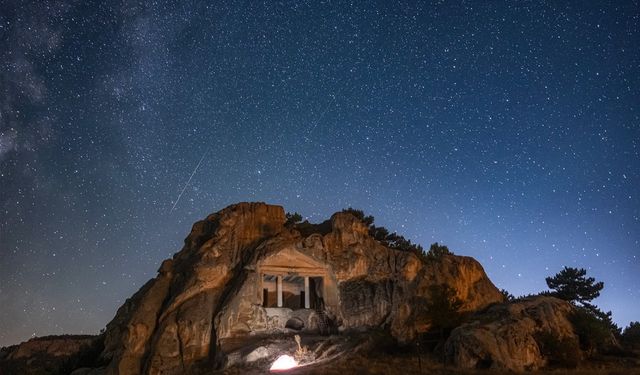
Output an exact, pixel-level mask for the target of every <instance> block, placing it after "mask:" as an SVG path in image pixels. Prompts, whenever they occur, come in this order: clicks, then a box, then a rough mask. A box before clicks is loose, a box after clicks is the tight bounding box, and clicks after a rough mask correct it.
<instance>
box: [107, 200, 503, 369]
mask: <svg viewBox="0 0 640 375" xmlns="http://www.w3.org/2000/svg"><path fill="white" fill-rule="evenodd" d="M284 223H285V214H284V209H283V208H282V207H279V206H272V205H267V204H264V203H240V204H236V205H233V206H229V207H227V208H225V209H224V210H222V211H220V212H218V213H215V214H212V215H209V216H208V217H207V218H206V219H205V220H202V221H199V222H197V223H195V224H194V226H193V228H192V230H191V233H190V234H189V236H188V237H187V238H186V239H185V245H184V247H183V249H182V250H181V251H180V252H178V253H177V254H175V255H174V257H173V259H171V260H167V261H165V262H164V263H163V264H162V266H161V267H160V270H159V274H158V276H157V277H156V278H155V279H153V280H151V281H149V282H148V283H147V284H146V285H145V286H143V287H142V288H141V289H140V290H139V291H138V292H137V293H136V294H135V295H134V296H133V297H132V298H131V299H129V300H127V301H126V302H125V304H124V305H123V306H122V307H121V308H120V309H119V310H118V312H117V314H116V316H115V318H114V319H113V320H112V321H111V322H110V323H109V324H108V325H107V331H106V339H105V350H104V351H103V353H102V358H103V359H104V360H106V361H108V362H109V365H108V367H107V371H106V373H107V374H113V375H115V374H121V375H123V374H169V375H170V374H182V373H188V372H190V371H191V370H192V369H193V368H194V366H199V365H200V364H202V363H209V364H210V365H214V364H216V363H217V364H222V363H224V357H225V353H230V352H231V351H232V350H233V348H234V347H237V346H238V345H239V343H241V342H242V340H245V339H247V338H249V337H251V336H256V335H269V334H272V333H274V332H283V331H285V330H286V325H287V321H289V320H290V319H293V318H295V319H299V320H300V321H301V322H302V323H303V327H302V328H301V329H302V330H303V331H304V330H327V329H328V328H330V327H335V328H338V329H340V330H342V331H345V330H350V329H356V330H366V329H369V328H378V327H381V328H387V329H389V330H390V331H391V333H392V334H393V335H394V336H395V337H396V338H397V339H398V340H400V341H407V340H410V339H411V338H413V337H414V336H415V335H416V333H417V332H419V331H420V330H422V329H423V328H424V327H423V326H420V325H419V324H417V323H416V322H417V321H418V319H417V317H418V316H419V315H420V314H422V313H423V311H422V310H421V309H420V304H421V302H423V301H424V300H425V299H428V298H429V296H428V293H427V291H428V290H429V286H430V285H433V284H434V283H437V284H443V283H444V284H448V285H450V286H451V287H452V288H454V289H455V290H456V293H457V295H458V296H459V297H460V298H461V299H463V301H464V303H465V304H464V309H465V310H468V311H473V310H477V309H480V308H483V307H485V306H487V305H489V304H491V303H494V302H499V301H502V295H501V294H500V293H499V291H498V290H497V289H496V288H495V286H493V284H492V283H491V281H489V279H488V278H487V276H486V275H485V273H484V271H483V270H482V267H481V266H480V265H479V264H478V263H477V262H476V261H475V260H473V259H471V258H466V257H456V256H447V257H444V258H443V259H442V260H440V261H437V262H434V263H431V264H424V263H423V262H422V261H421V260H420V259H418V258H417V257H416V256H415V255H414V254H412V253H409V252H402V251H398V250H393V249H389V248H387V247H385V246H383V245H382V244H380V243H379V242H377V241H375V240H374V239H373V238H372V237H370V236H369V233H368V228H367V226H366V225H364V224H363V223H362V222H360V221H359V220H358V219H356V218H355V217H354V216H352V215H351V214H348V213H336V214H334V215H333V216H332V217H331V219H330V220H329V221H327V222H325V223H322V224H319V225H312V224H308V223H307V224H308V225H306V226H305V227H304V228H302V227H300V230H297V229H295V228H288V227H285V226H284ZM279 283H280V284H279ZM278 285H281V286H282V287H281V289H282V290H283V291H282V294H281V295H282V301H280V302H282V303H283V307H277V306H276V305H275V304H276V301H275V297H276V295H277V294H278V293H277V290H278ZM285 289H286V290H285ZM285 294H286V295H285ZM307 304H308V305H309V307H310V308H309V309H301V307H304V306H305V305H307ZM298 326H299V325H298ZM256 355H257V354H256ZM230 360H231V359H230ZM233 361H235V359H234V360H233Z"/></svg>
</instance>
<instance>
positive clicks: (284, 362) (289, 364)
mask: <svg viewBox="0 0 640 375" xmlns="http://www.w3.org/2000/svg"><path fill="white" fill-rule="evenodd" d="M297 366H298V362H297V361H296V360H295V359H294V358H293V357H292V356H290V355H286V354H285V355H281V356H280V357H278V359H276V361H275V362H273V364H272V365H271V371H272V372H280V371H284V370H289V369H292V368H294V367H297Z"/></svg>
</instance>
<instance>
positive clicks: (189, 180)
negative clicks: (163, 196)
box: [169, 151, 207, 213]
mask: <svg viewBox="0 0 640 375" xmlns="http://www.w3.org/2000/svg"><path fill="white" fill-rule="evenodd" d="M205 155H207V152H206V151H205V153H204V154H202V157H201V158H200V161H199V162H198V165H196V167H195V168H194V169H193V172H191V176H189V179H188V180H187V183H186V184H184V187H183V188H182V191H181V192H180V194H179V195H178V199H176V202H175V203H174V204H173V207H171V210H170V211H169V213H172V212H173V210H174V209H175V208H176V206H177V205H178V202H180V198H181V197H182V194H184V191H185V190H187V186H189V183H190V182H191V179H192V178H193V176H194V175H195V174H196V172H197V171H198V168H200V164H202V161H203V160H204V157H205Z"/></svg>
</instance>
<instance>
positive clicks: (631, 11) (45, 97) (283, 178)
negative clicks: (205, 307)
mask: <svg viewBox="0 0 640 375" xmlns="http://www.w3.org/2000/svg"><path fill="white" fill-rule="evenodd" d="M203 3H205V2H197V1H181V2H165V1H162V0H160V1H154V2H148V3H146V2H130V1H95V2H94V1H46V0H43V1H16V0H7V1H3V2H1V3H0V306H1V307H0V346H1V345H8V344H13V343H17V342H20V341H23V340H25V339H28V338H29V337H31V336H34V335H37V336H44V335H47V334H61V333H97V332H98V331H99V330H100V329H101V328H102V327H104V326H105V324H106V323H107V322H108V321H109V320H110V319H111V318H112V317H113V315H114V314H115V311H116V309H117V308H118V307H119V306H120V305H121V304H122V303H123V302H124V300H125V299H126V298H128V297H129V296H131V295H132V294H133V293H134V292H135V291H136V290H137V289H138V288H139V287H140V286H141V285H142V284H143V283H144V282H146V281H147V280H148V279H149V278H151V277H154V276H155V274H156V270H157V269H158V267H159V265H160V262H161V261H162V260H163V259H166V258H168V257H170V256H172V254H173V253H174V252H176V251H178V250H179V249H180V248H181V246H182V241H183V239H184V238H185V237H186V235H187V234H188V232H189V230H190V228H191V224H192V223H193V222H194V221H196V220H199V219H201V218H203V217H205V216H206V215H207V214H209V213H211V212H215V211H217V210H219V209H222V208H224V207H226V206H227V205H229V204H232V203H235V202H238V201H266V202H268V203H273V204H280V205H283V206H285V208H286V209H287V210H288V211H297V212H300V213H301V214H302V215H303V216H305V217H306V218H308V219H309V220H310V221H312V222H319V221H322V220H324V219H326V218H328V217H329V216H330V215H331V214H332V213H333V212H335V211H338V210H340V209H342V208H345V207H348V206H353V207H356V208H360V209H363V210H364V211H365V212H367V213H368V214H372V215H374V216H375V217H376V224H378V225H383V226H385V227H387V228H389V229H390V230H392V231H398V232H399V233H401V234H403V235H404V236H405V237H407V238H409V239H411V240H412V241H414V242H417V243H420V244H422V245H424V246H425V247H428V245H429V244H430V243H432V242H436V241H438V242H440V243H444V244H446V245H448V246H449V248H450V249H451V250H453V251H454V252H455V253H457V254H463V255H470V256H473V257H475V258H476V259H478V260H479V261H480V262H481V263H482V264H483V266H484V267H485V270H486V272H487V273H488V275H489V277H490V278H491V279H492V280H493V281H494V283H495V284H496V285H497V286H498V287H499V288H506V289H507V290H508V291H509V292H511V293H512V294H514V295H521V294H527V293H533V292H538V291H541V290H545V289H546V284H545V282H544V278H545V276H550V275H553V274H555V273H556V272H558V271H559V270H560V269H561V268H562V267H563V266H565V265H566V266H572V267H583V268H586V269H587V270H588V275H591V276H593V277H595V278H596V279H598V280H601V281H604V283H605V289H604V291H603V293H602V295H601V297H600V298H598V299H597V300H596V301H595V302H596V304H598V305H599V306H600V307H601V308H603V309H604V310H612V311H613V314H614V320H615V321H616V322H618V324H619V325H621V326H626V325H628V323H629V322H630V321H631V320H640V272H639V271H640V189H639V186H640V119H639V116H640V114H639V106H638V104H640V103H639V102H640V100H639V98H640V86H639V80H640V39H639V30H638V28H639V24H640V22H639V21H640V6H639V4H638V1H636V0H634V1H624V0H621V1H598V2H595V1H576V2H555V1H548V2H543V1H518V2H512V1H508V2H499V1H491V2H481V1H469V2H463V1H436V2H424V3H419V4H415V3H414V2H405V1H400V2H391V1H378V2H339V1H336V2H334V1H329V2H324V1H315V0H313V1H292V2H271V1H267V2H256V1H236V2H224V1H221V2H215V5H206V4H203Z"/></svg>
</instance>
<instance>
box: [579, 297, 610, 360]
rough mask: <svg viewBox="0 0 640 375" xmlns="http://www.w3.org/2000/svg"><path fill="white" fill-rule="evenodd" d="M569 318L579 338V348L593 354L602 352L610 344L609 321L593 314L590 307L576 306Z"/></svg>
mask: <svg viewBox="0 0 640 375" xmlns="http://www.w3.org/2000/svg"><path fill="white" fill-rule="evenodd" d="M569 320H570V321H571V324H572V325H573V329H574V332H575V333H576V334H577V335H578V338H579V340H580V348H581V349H582V350H584V351H585V352H587V354H588V355H589V356H593V354H594V353H596V352H602V351H604V350H606V349H607V347H608V346H610V345H611V343H612V341H613V332H612V330H611V326H610V324H609V322H607V321H606V320H603V319H602V318H601V317H599V316H597V315H596V314H594V313H593V311H591V310H590V309H587V308H584V307H577V308H576V311H575V312H574V313H573V314H572V315H571V316H570V317H569Z"/></svg>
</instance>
